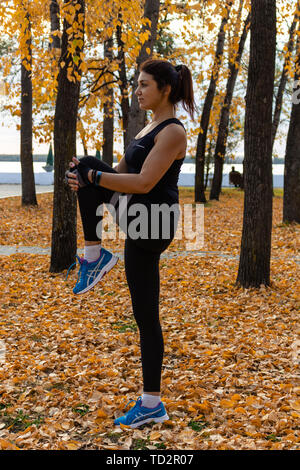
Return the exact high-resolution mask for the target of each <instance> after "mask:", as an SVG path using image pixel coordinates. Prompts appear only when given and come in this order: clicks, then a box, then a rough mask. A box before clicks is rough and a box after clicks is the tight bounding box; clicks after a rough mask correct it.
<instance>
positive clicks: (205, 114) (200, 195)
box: [195, 0, 232, 202]
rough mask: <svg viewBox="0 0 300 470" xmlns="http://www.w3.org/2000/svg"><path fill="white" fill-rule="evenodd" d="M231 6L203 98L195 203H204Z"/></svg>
mask: <svg viewBox="0 0 300 470" xmlns="http://www.w3.org/2000/svg"><path fill="white" fill-rule="evenodd" d="M231 6H232V1H230V0H229V1H227V4H226V14H225V16H224V18H223V19H222V22H221V26H220V30H219V34H218V41H217V47H216V54H215V60H214V65H213V68H212V70H213V72H212V75H211V79H210V84H209V87H208V91H207V94H206V97H205V101H204V105H203V110H202V115H201V121H200V127H201V130H200V133H199V134H198V139H197V148H196V159H195V160H196V162H195V163H196V165H195V202H206V198H205V194H204V189H205V188H204V166H205V148H206V137H207V129H208V126H209V118H210V112H211V108H212V104H213V100H214V96H215V92H216V86H217V81H218V77H219V70H220V63H221V60H222V57H223V51H224V43H225V25H226V24H227V22H228V18H229V13H230V9H231Z"/></svg>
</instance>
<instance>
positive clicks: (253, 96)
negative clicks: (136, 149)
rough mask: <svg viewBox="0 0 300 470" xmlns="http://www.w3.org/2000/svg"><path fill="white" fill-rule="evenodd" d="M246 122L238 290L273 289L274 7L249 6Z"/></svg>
mask: <svg viewBox="0 0 300 470" xmlns="http://www.w3.org/2000/svg"><path fill="white" fill-rule="evenodd" d="M250 30H251V38H250V61H249V71H248V84H247V95H246V117H245V158H244V190H245V196H244V218H243V231H242V240H241V253H240V263H239V270H238V276H237V284H240V285H241V286H243V287H247V288H248V287H259V286H260V285H261V284H265V285H269V284H270V257H271V233H272V101H273V91H274V75H275V52H276V2H275V0H265V1H263V2H262V1H261V0H252V1H251V27H250Z"/></svg>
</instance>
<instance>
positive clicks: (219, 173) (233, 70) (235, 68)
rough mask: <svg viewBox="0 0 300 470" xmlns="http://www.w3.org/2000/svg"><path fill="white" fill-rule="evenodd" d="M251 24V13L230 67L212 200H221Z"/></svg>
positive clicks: (216, 150)
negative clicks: (234, 102) (233, 107)
mask: <svg viewBox="0 0 300 470" xmlns="http://www.w3.org/2000/svg"><path fill="white" fill-rule="evenodd" d="M249 24H250V13H249V15H248V16H247V19H246V21H245V25H244V29H243V33H242V35H241V39H240V43H239V49H238V53H237V56H236V58H235V60H234V61H233V62H231V63H230V65H229V76H228V80H227V86H226V95H225V99H224V103H223V106H222V110H221V115H220V123H219V129H218V138H217V143H216V147H215V154H214V176H213V181H212V187H211V191H210V199H216V200H219V195H220V192H221V186H222V178H223V164H224V158H225V154H226V143H227V137H228V126H229V117H230V107H231V102H232V97H233V91H234V87H235V84H236V79H237V76H238V73H239V67H240V63H241V58H242V55H243V51H244V46H245V42H246V39H247V34H248V30H249Z"/></svg>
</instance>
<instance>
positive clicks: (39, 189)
mask: <svg viewBox="0 0 300 470" xmlns="http://www.w3.org/2000/svg"><path fill="white" fill-rule="evenodd" d="M35 191H36V193H51V192H52V191H53V185H51V186H43V185H41V184H36V185H35ZM21 194H22V186H21V185H20V184H0V199H2V198H4V197H12V196H21Z"/></svg>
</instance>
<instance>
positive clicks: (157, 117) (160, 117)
mask: <svg viewBox="0 0 300 470" xmlns="http://www.w3.org/2000/svg"><path fill="white" fill-rule="evenodd" d="M174 117H175V110H174V108H173V105H172V106H170V107H169V106H168V107H166V106H165V107H164V108H163V109H155V110H153V114H152V122H155V123H159V122H162V121H165V120H166V119H170V118H174Z"/></svg>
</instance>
